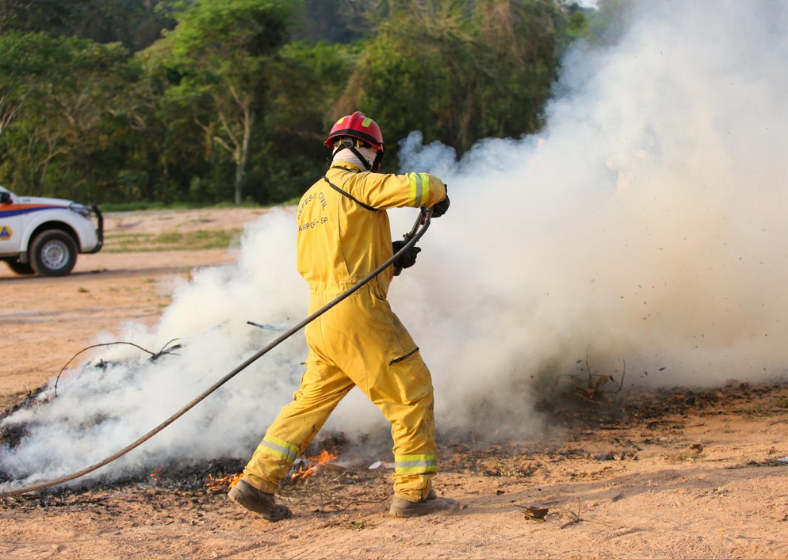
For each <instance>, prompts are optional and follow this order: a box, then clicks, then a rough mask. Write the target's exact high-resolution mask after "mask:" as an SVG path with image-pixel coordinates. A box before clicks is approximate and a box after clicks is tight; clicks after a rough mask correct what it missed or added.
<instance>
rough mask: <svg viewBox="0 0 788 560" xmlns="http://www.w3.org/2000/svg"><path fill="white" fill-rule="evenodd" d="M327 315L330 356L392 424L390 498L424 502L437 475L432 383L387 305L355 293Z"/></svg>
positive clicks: (384, 301) (374, 297)
mask: <svg viewBox="0 0 788 560" xmlns="http://www.w3.org/2000/svg"><path fill="white" fill-rule="evenodd" d="M335 309H336V311H334V310H332V311H331V312H329V314H327V318H326V321H325V323H324V329H323V334H324V338H323V340H324V341H325V343H326V344H327V347H328V348H330V349H331V350H330V355H331V356H332V357H334V358H335V359H336V360H337V364H339V365H340V366H341V367H342V370H343V371H344V372H346V373H347V375H348V376H349V377H350V378H351V379H352V380H353V382H354V383H355V384H356V385H358V386H359V388H360V389H361V390H362V391H363V392H364V393H365V394H366V395H367V396H368V397H369V398H370V400H371V401H372V402H373V403H375V404H376V405H377V406H378V408H380V410H381V411H382V412H383V414H384V415H385V416H386V418H387V419H388V421H389V422H391V435H392V437H393V439H394V460H395V463H396V471H395V475H394V493H395V494H396V496H397V497H400V498H403V499H406V500H409V501H419V500H422V499H425V498H427V496H428V495H429V491H430V486H431V479H432V477H433V476H434V475H435V473H436V472H437V456H436V455H437V453H436V447H435V419H434V413H433V397H432V378H431V377H430V372H429V370H428V369H427V366H426V365H425V364H424V361H423V360H422V359H421V355H420V354H419V351H418V348H417V347H416V344H415V343H414V342H413V339H412V338H411V337H410V335H409V334H408V331H407V330H406V329H405V327H404V326H403V325H402V323H401V322H400V321H399V319H398V318H397V316H396V315H395V314H394V313H393V312H392V311H391V307H390V306H389V304H388V302H387V301H386V300H384V299H382V298H380V297H376V296H375V295H373V294H371V293H359V294H356V295H354V296H351V297H350V298H348V299H347V300H345V301H344V302H343V303H342V305H340V306H337V308H335Z"/></svg>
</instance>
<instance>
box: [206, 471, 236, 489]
mask: <svg viewBox="0 0 788 560" xmlns="http://www.w3.org/2000/svg"><path fill="white" fill-rule="evenodd" d="M243 475H244V473H238V474H228V475H227V476H222V477H217V478H214V476H213V475H212V474H209V475H208V482H206V483H205V487H206V488H207V489H208V492H224V491H226V490H231V489H232V488H233V487H234V486H235V485H236V484H238V481H239V480H241V477H242V476H243Z"/></svg>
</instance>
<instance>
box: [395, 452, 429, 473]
mask: <svg viewBox="0 0 788 560" xmlns="http://www.w3.org/2000/svg"><path fill="white" fill-rule="evenodd" d="M394 472H396V473H397V474H428V473H432V474H434V473H436V472H438V456H437V455H436V454H435V453H428V454H426V455H395V456H394Z"/></svg>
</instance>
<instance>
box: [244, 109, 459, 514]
mask: <svg viewBox="0 0 788 560" xmlns="http://www.w3.org/2000/svg"><path fill="white" fill-rule="evenodd" d="M325 144H326V146H327V147H328V148H329V149H330V150H332V158H331V164H330V168H329V170H328V171H327V173H326V175H325V176H324V177H322V178H321V179H320V180H319V181H317V182H316V183H315V184H314V185H313V186H312V187H311V188H310V189H309V190H308V191H307V192H306V194H304V196H303V197H302V198H301V201H300V203H299V204H298V208H297V210H296V216H297V222H298V241H297V250H298V271H299V273H300V274H301V276H303V277H304V279H305V280H306V281H307V283H308V284H309V289H310V302H309V313H310V314H311V313H313V312H314V311H316V310H318V309H320V308H321V307H323V306H324V305H325V304H327V303H328V302H330V301H331V300H333V299H334V298H336V297H337V296H338V295H340V294H342V293H344V292H345V291H347V290H348V289H350V288H352V287H353V286H355V285H356V284H357V283H358V282H359V281H360V280H361V279H363V278H364V277H365V276H367V275H368V274H369V273H371V272H372V271H373V270H374V269H375V268H377V267H378V266H379V265H381V264H382V263H383V262H385V261H386V260H387V259H389V258H391V257H392V255H393V251H394V247H393V246H392V241H391V231H390V228H389V218H388V214H387V213H386V209H388V208H399V207H406V206H409V207H413V208H420V207H424V206H427V207H432V208H433V217H436V218H437V217H440V216H441V215H443V214H444V213H445V212H446V211H447V210H448V208H449V198H448V197H447V196H446V187H445V185H444V184H443V183H442V182H441V181H440V180H439V179H438V178H437V177H434V176H432V175H429V174H427V173H408V174H405V175H394V174H382V173H378V170H379V169H380V164H381V160H382V158H383V154H384V151H385V146H384V143H383V135H382V134H381V131H380V128H379V127H378V125H377V124H376V123H375V121H373V120H372V119H370V118H368V117H365V116H364V114H363V113H361V112H359V111H357V112H355V113H353V114H352V115H349V116H346V117H343V118H341V119H339V121H337V123H336V124H335V125H334V126H333V128H332V129H331V133H330V134H329V136H328V139H327V140H326V141H325ZM398 243H401V242H398ZM399 247H401V245H399ZM417 254H418V250H415V251H412V252H411V253H410V254H408V255H405V257H404V259H400V262H398V263H396V264H397V265H399V266H401V267H403V268H407V267H409V266H412V265H413V264H414V262H415V260H416V255H417ZM391 278H392V271H391V268H390V269H389V270H387V271H384V272H383V273H381V274H379V275H378V276H377V277H376V278H375V279H373V280H372V281H371V282H369V283H368V284H367V285H365V286H364V287H363V288H361V289H360V290H359V291H357V292H356V293H354V294H353V295H351V296H350V297H349V298H347V299H346V300H344V301H343V302H342V303H340V304H339V305H337V306H336V307H334V308H332V309H331V310H330V311H328V312H327V313H325V314H324V315H322V316H321V317H319V318H318V319H317V320H315V321H313V322H312V323H310V324H309V325H308V326H307V327H306V340H307V344H308V346H309V355H308V357H307V361H306V372H305V373H304V376H303V378H302V379H301V387H300V389H299V390H298V391H297V392H296V393H295V395H294V399H293V401H292V402H291V403H290V404H288V405H286V406H285V407H284V408H283V409H282V411H281V412H280V413H279V416H278V417H277V418H276V420H274V422H273V424H271V426H270V427H269V428H268V431H267V432H266V434H265V437H264V438H263V441H262V442H261V443H260V445H259V446H258V447H257V449H256V451H255V452H254V455H253V456H252V459H251V460H250V461H249V463H248V464H247V466H246V468H245V469H244V474H243V478H242V479H241V480H240V481H239V482H238V484H237V485H236V486H235V487H234V488H233V489H232V490H231V491H230V493H229V497H230V498H231V499H232V500H233V501H235V502H236V503H238V504H239V505H241V506H243V507H244V508H246V509H248V510H250V511H253V512H255V513H258V514H260V515H261V516H262V517H264V518H265V519H267V520H268V521H280V520H282V519H287V518H288V517H290V515H291V512H290V510H289V509H288V508H287V507H286V506H284V505H281V504H276V503H275V500H274V491H275V490H276V489H277V487H278V486H279V481H280V480H281V479H282V477H284V476H285V474H286V473H287V471H288V470H289V469H290V467H291V466H292V464H293V462H294V461H295V459H296V457H297V456H298V455H299V454H300V453H303V452H304V450H305V449H306V448H307V446H308V445H309V443H310V442H311V441H312V439H313V438H314V437H315V435H317V432H318V431H319V430H320V428H321V427H322V426H323V424H324V423H325V421H326V420H327V419H328V416H329V415H330V414H331V412H332V411H333V410H334V408H336V406H337V405H338V404H339V401H341V400H342V398H343V397H344V396H345V395H347V394H348V392H349V391H350V390H351V389H352V388H353V387H355V386H358V387H359V388H360V389H361V390H362V391H363V392H364V394H365V395H366V396H367V397H369V399H370V400H371V401H372V402H373V403H374V404H375V405H377V406H378V408H380V410H381V411H382V412H383V414H384V415H385V417H386V418H387V419H388V421H389V422H391V435H392V437H393V440H394V461H395V474H394V498H393V500H392V504H391V510H390V512H391V514H392V515H395V516H397V517H416V516H421V515H425V514H428V513H433V512H437V511H453V510H455V509H457V508H458V504H457V502H456V501H455V500H451V499H447V498H438V497H437V496H436V495H435V492H434V491H433V490H432V489H431V479H432V477H433V476H434V475H435V474H436V472H437V455H436V452H437V450H436V446H435V421H434V412H433V391H432V380H431V377H430V372H429V370H428V369H427V366H426V365H425V364H424V361H423V360H422V358H421V355H420V353H419V348H418V347H417V346H416V343H415V342H414V341H413V339H412V338H411V336H410V334H408V331H407V330H406V329H405V327H404V326H403V325H402V323H401V322H400V320H399V319H398V318H397V316H396V315H395V314H394V312H393V311H392V310H391V307H390V305H389V302H388V301H387V300H386V296H387V293H388V289H389V283H390V281H391Z"/></svg>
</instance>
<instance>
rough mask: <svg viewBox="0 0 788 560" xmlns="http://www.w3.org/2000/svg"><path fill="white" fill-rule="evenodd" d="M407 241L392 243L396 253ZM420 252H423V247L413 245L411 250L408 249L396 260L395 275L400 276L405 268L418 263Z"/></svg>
mask: <svg viewBox="0 0 788 560" xmlns="http://www.w3.org/2000/svg"><path fill="white" fill-rule="evenodd" d="M405 243H406V242H405V241H394V242H393V243H392V244H391V248H392V249H393V250H394V254H396V253H398V252H399V251H400V250H401V249H402V248H403V247H404V246H405ZM419 253H421V247H411V248H410V250H409V251H406V252H405V254H404V255H402V256H401V257H400V258H398V259H397V260H396V261H394V276H399V273H400V272H402V269H403V268H410V267H412V266H413V265H414V264H416V257H417V256H418V255H419Z"/></svg>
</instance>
